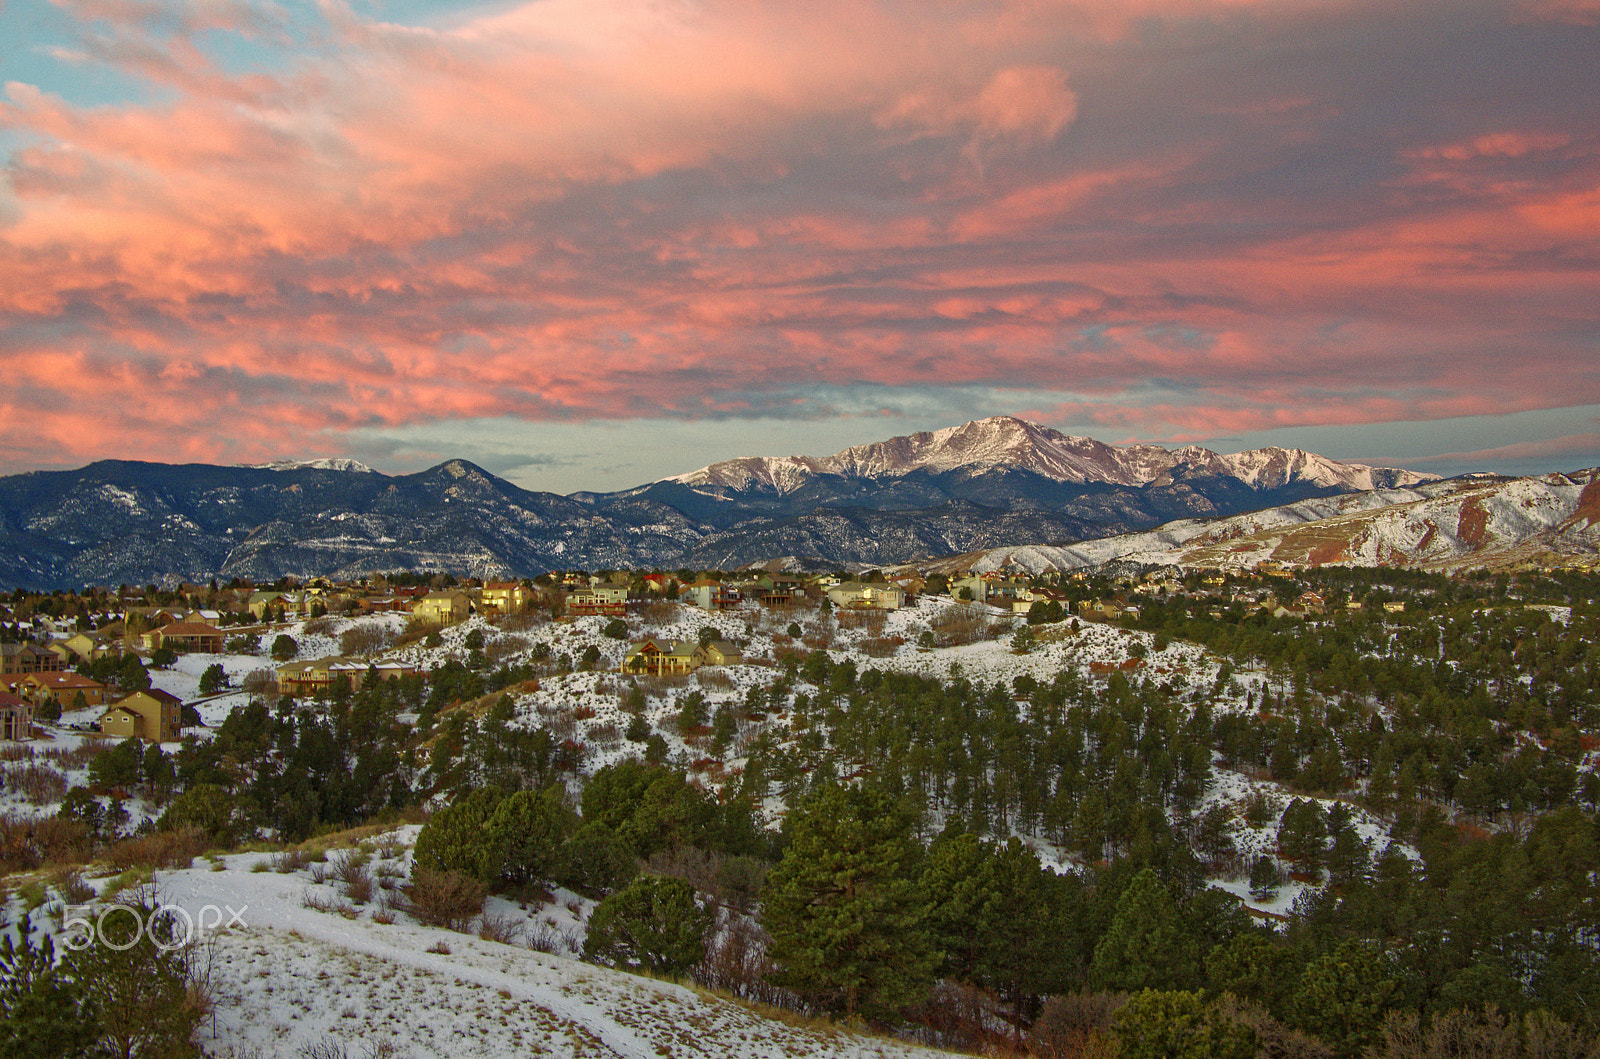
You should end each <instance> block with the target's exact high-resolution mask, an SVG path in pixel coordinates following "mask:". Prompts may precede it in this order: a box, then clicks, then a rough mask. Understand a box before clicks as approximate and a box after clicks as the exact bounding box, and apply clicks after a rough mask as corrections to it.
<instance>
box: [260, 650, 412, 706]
mask: <svg viewBox="0 0 1600 1059" xmlns="http://www.w3.org/2000/svg"><path fill="white" fill-rule="evenodd" d="M416 671H417V667H416V666H412V665H407V664H405V663H404V662H366V661H362V660H360V659H355V658H344V657H339V656H335V657H333V658H318V659H315V660H313V661H309V662H289V663H286V664H285V665H281V666H279V667H278V670H277V672H278V694H280V695H288V696H290V697H293V698H298V697H301V696H306V695H310V696H313V697H315V696H318V695H329V694H332V692H333V686H334V684H335V683H337V682H338V681H339V680H341V679H343V680H348V681H349V682H350V686H351V687H352V688H357V687H360V686H361V682H362V681H364V680H366V678H367V675H368V673H372V674H375V675H376V676H377V678H378V679H379V680H398V679H400V678H401V677H408V676H412V675H414V674H415V673H416Z"/></svg>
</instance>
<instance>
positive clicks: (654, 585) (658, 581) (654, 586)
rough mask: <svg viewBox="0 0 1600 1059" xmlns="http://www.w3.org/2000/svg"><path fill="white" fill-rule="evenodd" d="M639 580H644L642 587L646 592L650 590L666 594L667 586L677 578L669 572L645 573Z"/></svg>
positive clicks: (661, 594)
mask: <svg viewBox="0 0 1600 1059" xmlns="http://www.w3.org/2000/svg"><path fill="white" fill-rule="evenodd" d="M641 580H643V581H644V588H645V591H646V592H652V593H654V594H655V595H658V596H664V595H666V594H667V588H668V586H670V585H671V584H673V582H675V581H676V580H677V579H676V578H674V577H673V576H672V575H671V574H645V575H644V577H643V578H641Z"/></svg>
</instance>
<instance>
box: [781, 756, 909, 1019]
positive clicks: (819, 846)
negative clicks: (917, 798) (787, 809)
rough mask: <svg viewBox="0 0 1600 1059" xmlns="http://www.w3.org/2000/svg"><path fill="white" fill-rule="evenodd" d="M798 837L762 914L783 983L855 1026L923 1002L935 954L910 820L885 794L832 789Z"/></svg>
mask: <svg viewBox="0 0 1600 1059" xmlns="http://www.w3.org/2000/svg"><path fill="white" fill-rule="evenodd" d="M790 827H791V830H792V834H793V837H792V840H791V842H790V845H789V849H788V850H787V851H786V852H785V853H784V856H783V860H782V861H781V862H779V864H778V866H777V867H776V868H774V869H773V871H772V874H771V875H770V876H768V878H767V892H766V895H765V900H764V901H763V907H762V922H763V925H764V926H765V927H766V929H767V932H768V934H769V935H771V938H772V943H771V946H770V947H769V950H768V952H769V954H770V955H771V956H772V958H773V959H774V960H775V961H776V962H777V963H778V965H779V966H780V968H781V971H780V972H779V973H777V974H775V975H774V976H773V980H774V981H775V982H776V983H777V984H779V985H782V986H786V987H788V988H790V989H793V990H795V991H796V992H798V993H799V994H800V995H801V996H803V997H805V998H806V999H807V1000H808V1001H810V1002H811V1003H812V1004H814V1005H815V1006H817V1007H818V1008H820V1009H822V1010H825V1011H830V1012H838V1013H843V1014H845V1015H850V1016H854V1015H857V1014H861V1015H865V1016H867V1017H872V1018H877V1017H884V1016H888V1015H891V1014H892V1013H893V1012H895V1011H896V1010H898V1009H899V1008H901V1007H904V1006H905V1005H907V1004H912V1003H915V1002H917V1001H918V1000H920V999H922V997H924V996H925V995H926V994H927V991H928V989H929V987H930V986H931V984H932V975H933V968H934V964H935V953H934V949H933V945H932V943H931V940H930V936H929V933H930V932H929V925H928V920H927V912H926V910H925V907H924V905H923V902H922V898H921V894H920V893H919V892H918V888H917V885H916V870H915V869H916V866H915V864H914V857H915V853H916V848H915V846H914V844H913V842H912V839H911V830H912V820H911V818H910V814H909V813H907V812H906V811H905V810H904V809H903V808H902V807H901V806H900V805H899V804H898V803H897V802H895V800H894V799H893V798H891V797H890V796H889V795H887V794H886V793H884V792H882V791H877V790H873V789H870V788H843V787H840V786H838V785H836V784H829V785H827V786H825V787H822V788H821V789H820V790H819V791H818V792H817V793H816V794H815V795H813V796H812V797H811V798H810V799H808V800H807V801H806V802H805V803H804V804H803V805H801V806H800V807H798V808H797V809H795V810H794V811H793V813H792V814H791V816H790Z"/></svg>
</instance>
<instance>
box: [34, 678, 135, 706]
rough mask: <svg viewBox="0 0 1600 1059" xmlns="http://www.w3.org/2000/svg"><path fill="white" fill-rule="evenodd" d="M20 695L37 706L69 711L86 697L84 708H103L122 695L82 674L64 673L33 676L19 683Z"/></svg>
mask: <svg viewBox="0 0 1600 1059" xmlns="http://www.w3.org/2000/svg"><path fill="white" fill-rule="evenodd" d="M17 694H19V695H21V696H22V697H23V698H25V699H28V700H29V701H31V702H32V703H33V704H34V705H35V706H43V705H44V704H45V703H47V702H55V703H56V704H58V705H59V706H60V707H61V708H62V709H64V710H70V709H74V708H76V707H77V705H78V696H79V695H82V696H83V705H84V706H104V705H105V704H106V702H108V701H109V700H110V699H112V698H113V697H114V696H116V695H117V694H119V693H118V692H117V691H115V690H113V689H112V688H108V687H107V686H106V685H104V684H102V683H100V682H99V681H98V680H91V679H90V678H89V677H86V676H83V675H82V674H80V673H71V672H62V673H30V674H28V675H27V676H25V677H23V678H22V679H21V680H20V681H18V682H17Z"/></svg>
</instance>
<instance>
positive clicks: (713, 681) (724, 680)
mask: <svg viewBox="0 0 1600 1059" xmlns="http://www.w3.org/2000/svg"><path fill="white" fill-rule="evenodd" d="M694 676H695V680H697V681H699V683H700V686H701V687H702V688H707V689H710V690H713V691H732V690H733V678H732V677H731V676H729V675H728V673H727V671H726V670H724V669H723V668H722V667H721V666H701V667H700V668H699V669H697V670H695V674H694Z"/></svg>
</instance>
